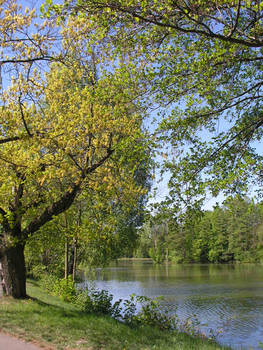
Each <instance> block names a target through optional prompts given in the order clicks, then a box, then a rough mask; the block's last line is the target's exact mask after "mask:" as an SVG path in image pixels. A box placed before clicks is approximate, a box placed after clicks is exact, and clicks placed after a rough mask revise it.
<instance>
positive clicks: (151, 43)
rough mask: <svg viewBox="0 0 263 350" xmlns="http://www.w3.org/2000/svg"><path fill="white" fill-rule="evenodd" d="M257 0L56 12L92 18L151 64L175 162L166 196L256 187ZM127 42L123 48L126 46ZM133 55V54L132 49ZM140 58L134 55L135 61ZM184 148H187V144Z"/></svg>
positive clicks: (92, 0)
mask: <svg viewBox="0 0 263 350" xmlns="http://www.w3.org/2000/svg"><path fill="white" fill-rule="evenodd" d="M262 6H263V5H262V3H261V2H260V1H248V0H247V1H228V0H225V1H204V0H199V1H184V0H180V1H171V0H162V1H150V0H144V1H136V0H134V1H133V0H132V1H129V2H127V1H121V0H119V1H111V0H102V1H96V0H87V1H86V0H85V1H81V0H77V1H67V2H65V4H64V6H63V7H62V8H59V7H57V9H58V10H59V11H61V13H62V14H63V13H64V14H65V13H67V12H68V11H71V12H75V13H78V12H84V13H88V14H89V16H91V18H92V16H94V18H95V17H96V16H98V14H99V18H98V20H99V21H100V24H101V25H102V26H104V28H105V32H104V34H105V33H106V32H107V35H108V37H111V38H113V37H114V38H115V42H116V43H117V44H116V48H117V50H126V52H130V51H131V47H132V50H137V52H140V53H141V56H140V57H141V60H142V61H143V60H148V62H149V65H150V67H148V70H147V75H148V78H149V86H151V88H150V89H151V92H152V94H153V95H152V96H154V99H155V102H156V103H158V105H159V106H161V107H163V109H164V110H165V112H166V113H165V118H164V120H163V122H162V123H161V126H160V133H163V134H162V136H161V141H162V142H166V141H167V140H169V142H170V143H171V145H172V147H173V157H172V159H171V161H167V163H166V166H167V169H169V171H170V172H171V173H172V178H171V181H170V188H171V194H172V195H173V194H175V193H176V196H178V195H179V196H180V194H182V193H185V196H184V198H183V196H180V197H181V198H180V199H181V200H186V201H187V200H189V196H190V195H191V196H195V195H196V196H198V195H200V194H202V195H204V194H205V192H207V189H208V188H209V189H210V191H211V192H212V193H213V194H214V195H216V194H217V193H218V192H219V191H220V190H222V189H225V190H226V191H239V192H240V191H242V190H243V189H244V188H245V187H246V185H247V184H248V183H249V182H250V181H251V180H252V181H254V180H255V181H258V182H259V184H260V186H261V182H262V176H261V174H262V155H261V154H259V153H258V151H257V150H255V142H257V141H259V140H261V138H262V125H263V122H262V95H261V94H262V74H261V71H262V57H263V56H262V45H263V39H262V32H263V28H262V25H263V24H262ZM127 42H128V43H129V45H127ZM133 52H134V51H133ZM136 59H138V56H136ZM185 145H186V146H185Z"/></svg>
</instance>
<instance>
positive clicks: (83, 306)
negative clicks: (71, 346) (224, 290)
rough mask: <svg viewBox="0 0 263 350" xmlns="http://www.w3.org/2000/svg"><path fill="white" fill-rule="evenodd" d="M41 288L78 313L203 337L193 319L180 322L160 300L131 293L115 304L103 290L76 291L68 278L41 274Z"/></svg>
mask: <svg viewBox="0 0 263 350" xmlns="http://www.w3.org/2000/svg"><path fill="white" fill-rule="evenodd" d="M41 284H42V287H43V288H45V289H46V290H47V291H48V292H49V293H50V294H52V295H56V296H59V297H60V298H62V299H63V300H64V301H67V302H70V303H74V304H75V305H76V306H77V307H78V309H79V310H81V311H83V312H86V313H94V314H106V315H109V316H111V317H113V318H115V319H118V320H119V321H122V322H124V323H126V324H129V325H130V326H152V327H157V328H159V329H161V330H175V329H177V330H179V331H181V332H184V333H188V334H191V335H196V336H200V335H201V336H203V335H202V334H201V332H200V327H199V326H200V323H199V322H198V321H197V320H192V319H190V318H189V319H186V320H180V319H179V317H178V316H177V315H176V314H175V312H174V310H173V313H171V312H170V310H169V309H167V308H166V307H165V306H163V305H162V304H161V302H160V301H161V300H162V299H163V298H161V297H159V298H155V299H151V298H148V297H145V296H136V295H134V294H132V295H131V296H130V299H125V300H122V299H119V300H118V301H116V302H115V303H112V301H113V295H112V294H110V293H109V292H108V291H107V290H97V289H95V288H93V287H92V288H88V289H86V290H83V291H80V290H77V288H76V286H75V283H74V282H73V281H72V279H71V277H69V278H68V279H67V280H66V279H64V278H62V279H58V278H56V277H55V276H52V275H45V277H44V278H42V280H41Z"/></svg>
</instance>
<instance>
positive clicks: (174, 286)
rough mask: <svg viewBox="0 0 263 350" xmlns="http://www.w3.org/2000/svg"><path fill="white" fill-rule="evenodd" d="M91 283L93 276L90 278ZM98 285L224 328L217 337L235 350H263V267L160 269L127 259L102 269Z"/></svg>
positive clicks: (204, 327) (118, 294)
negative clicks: (159, 301)
mask: <svg viewBox="0 0 263 350" xmlns="http://www.w3.org/2000/svg"><path fill="white" fill-rule="evenodd" d="M87 279H89V276H87ZM95 279H96V286H97V287H98V288H103V289H107V290H109V291H110V292H111V293H112V294H113V295H114V298H115V300H116V299H119V298H128V297H129V295H130V294H132V293H135V294H137V295H146V296H149V297H155V296H159V295H163V296H164V297H165V303H166V304H167V305H169V306H170V307H172V308H173V309H174V310H175V309H176V310H177V311H176V312H177V313H178V315H179V316H180V317H183V318H186V317H189V316H190V317H192V316H193V315H196V317H197V318H198V320H199V321H200V322H201V323H208V325H209V327H206V326H203V330H204V331H206V332H208V328H212V329H213V330H214V331H215V332H217V330H219V329H221V328H222V330H223V333H222V335H218V336H217V339H218V340H219V341H220V342H221V343H223V344H230V345H231V346H232V347H233V348H235V349H241V348H242V349H262V348H261V347H259V345H258V344H259V342H260V341H261V342H263V266H259V265H197V264H196V265H174V266H168V265H163V266H154V265H152V264H151V263H150V262H148V261H143V262H138V261H121V262H119V263H118V264H117V265H114V266H111V267H109V268H106V269H97V270H96V276H95Z"/></svg>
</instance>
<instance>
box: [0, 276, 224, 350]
mask: <svg viewBox="0 0 263 350" xmlns="http://www.w3.org/2000/svg"><path fill="white" fill-rule="evenodd" d="M27 290H28V294H29V296H30V298H29V299H26V300H15V299H13V298H9V297H5V298H0V315H1V317H0V329H1V330H4V331H6V332H8V333H10V334H14V335H15V336H19V337H21V338H23V339H25V340H27V341H32V340H33V341H36V342H38V343H40V344H43V345H47V346H49V347H52V348H54V349H86V350H91V349H92V350H93V349H94V350H99V349H100V350H102V349H106V350H114V349H116V350H121V349H122V350H124V349H126V350H128V349H132V350H137V349H138V350H139V349H140V350H146V349H147V350H148V349H155V350H158V349H159V350H166V349H167V350H170V349H171V350H191V349H192V350H198V349H200V350H201V349H202V350H216V349H218V350H219V349H229V348H223V347H220V346H219V345H217V344H215V343H212V342H209V341H205V340H202V339H198V338H192V337H190V336H188V335H186V334H182V333H176V332H168V331H160V330H158V329H155V328H151V327H141V328H130V327H128V326H126V325H124V324H122V323H120V322H118V321H116V320H114V319H112V318H110V317H107V316H99V315H93V314H90V315H89V314H84V313H81V312H79V311H78V310H77V309H76V308H75V307H74V306H73V305H70V304H68V303H65V302H63V301H61V300H60V299H59V298H56V297H53V296H50V295H48V294H47V293H46V292H45V291H43V290H41V289H40V288H39V286H38V284H37V283H36V282H32V281H31V282H30V283H28V287H27Z"/></svg>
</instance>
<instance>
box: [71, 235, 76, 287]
mask: <svg viewBox="0 0 263 350" xmlns="http://www.w3.org/2000/svg"><path fill="white" fill-rule="evenodd" d="M76 270H77V239H76V238H75V240H74V261H73V271H72V280H73V282H75V278H76Z"/></svg>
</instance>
